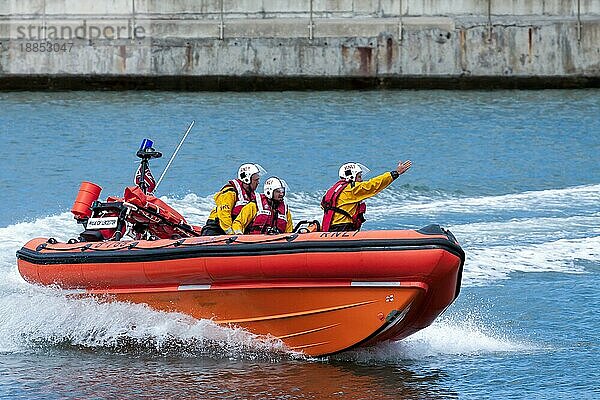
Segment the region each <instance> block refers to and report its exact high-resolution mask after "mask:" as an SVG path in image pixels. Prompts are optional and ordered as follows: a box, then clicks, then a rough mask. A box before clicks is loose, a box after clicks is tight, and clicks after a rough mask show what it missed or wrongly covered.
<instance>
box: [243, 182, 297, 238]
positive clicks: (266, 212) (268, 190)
mask: <svg viewBox="0 0 600 400" xmlns="http://www.w3.org/2000/svg"><path fill="white" fill-rule="evenodd" d="M286 191H287V184H286V183H285V181H284V180H283V179H279V178H277V177H276V176H273V177H271V178H269V179H267V180H266V181H265V186H264V190H263V193H261V194H259V195H258V196H256V201H255V202H252V203H248V204H246V205H245V206H244V208H242V211H240V213H239V215H238V216H237V218H236V219H235V220H234V221H233V225H232V228H233V231H234V232H235V233H236V234H238V235H241V234H244V233H248V234H276V233H284V232H291V231H292V229H293V227H294V225H293V222H292V213H291V212H290V209H289V208H288V206H287V204H286V202H285V200H284V197H285V193H286Z"/></svg>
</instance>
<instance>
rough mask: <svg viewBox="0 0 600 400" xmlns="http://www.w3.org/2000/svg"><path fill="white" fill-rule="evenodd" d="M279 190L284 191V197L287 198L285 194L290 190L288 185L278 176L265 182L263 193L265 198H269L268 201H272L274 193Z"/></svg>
mask: <svg viewBox="0 0 600 400" xmlns="http://www.w3.org/2000/svg"><path fill="white" fill-rule="evenodd" d="M277 189H283V195H284V196H285V193H286V192H287V191H288V189H289V188H288V185H287V183H286V182H285V181H284V180H283V179H280V178H278V177H276V176H272V177H270V178H269V179H267V180H266V181H265V187H264V189H263V193H264V194H265V196H267V198H268V199H272V198H273V193H274V192H275V190H277Z"/></svg>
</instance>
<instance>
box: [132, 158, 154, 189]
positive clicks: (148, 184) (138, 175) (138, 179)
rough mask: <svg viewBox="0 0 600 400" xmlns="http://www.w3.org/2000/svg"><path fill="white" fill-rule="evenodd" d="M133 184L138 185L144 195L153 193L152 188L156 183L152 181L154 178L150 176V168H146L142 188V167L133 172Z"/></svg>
mask: <svg viewBox="0 0 600 400" xmlns="http://www.w3.org/2000/svg"><path fill="white" fill-rule="evenodd" d="M134 182H135V184H136V185H138V186H139V187H140V188H141V189H142V190H143V191H144V192H145V193H152V192H154V188H155V187H156V181H155V180H154V176H152V172H151V171H150V168H146V173H145V174H144V186H145V188H144V187H143V186H142V166H141V165H140V166H139V167H138V169H137V171H135V179H134Z"/></svg>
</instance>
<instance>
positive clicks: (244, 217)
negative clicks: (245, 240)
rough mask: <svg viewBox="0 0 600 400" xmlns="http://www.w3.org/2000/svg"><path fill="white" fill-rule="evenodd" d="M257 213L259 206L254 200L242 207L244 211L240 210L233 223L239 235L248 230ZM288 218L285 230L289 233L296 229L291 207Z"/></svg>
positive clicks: (234, 229)
mask: <svg viewBox="0 0 600 400" xmlns="http://www.w3.org/2000/svg"><path fill="white" fill-rule="evenodd" d="M257 213H258V206H257V205H256V203H254V202H253V203H248V204H246V205H245V206H244V208H242V211H240V214H239V215H238V216H237V218H236V219H235V221H233V225H232V226H231V227H232V228H233V231H234V232H235V233H236V234H237V235H241V234H243V233H244V232H245V231H246V228H247V227H248V226H249V225H250V224H251V223H252V221H254V218H256V214H257ZM286 219H287V225H286V227H285V232H286V233H288V232H291V231H292V230H293V229H294V223H293V222H292V213H291V212H290V209H289V207H288V210H287V214H286Z"/></svg>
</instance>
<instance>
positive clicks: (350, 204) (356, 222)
mask: <svg viewBox="0 0 600 400" xmlns="http://www.w3.org/2000/svg"><path fill="white" fill-rule="evenodd" d="M411 165H412V164H411V162H410V161H405V162H402V161H400V162H398V166H397V167H396V169H395V170H393V171H391V172H385V173H383V174H381V175H379V176H376V177H374V178H371V179H369V180H368V181H363V177H362V174H363V173H365V174H366V173H367V172H369V169H368V168H367V167H365V166H364V165H362V164H360V163H355V162H349V163H346V164H344V165H342V166H341V167H340V170H339V176H340V180H339V181H337V182H336V183H335V185H333V186H332V187H331V188H330V189H329V190H328V191H327V193H325V196H323V200H322V201H321V207H322V208H323V211H324V215H323V224H322V227H321V229H322V231H323V232H342V231H356V230H359V229H360V227H361V225H362V223H363V222H365V217H364V214H365V211H366V210H367V205H366V204H365V203H364V200H366V199H368V198H369V197H373V196H375V195H376V194H377V193H379V192H381V191H382V190H383V189H385V188H386V187H388V186H389V185H390V183H392V182H393V181H394V180H395V179H396V178H398V176H400V175H401V174H403V173H405V172H406V171H407V170H408V169H409V168H410V166H411Z"/></svg>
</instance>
